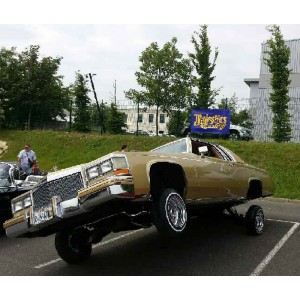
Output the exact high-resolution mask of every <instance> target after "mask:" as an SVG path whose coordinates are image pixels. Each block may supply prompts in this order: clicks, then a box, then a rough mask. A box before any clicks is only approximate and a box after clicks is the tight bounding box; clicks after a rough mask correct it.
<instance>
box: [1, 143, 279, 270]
mask: <svg viewBox="0 0 300 300" xmlns="http://www.w3.org/2000/svg"><path fill="white" fill-rule="evenodd" d="M273 192H274V188H273V184H272V181H271V179H270V177H269V175H268V174H267V172H266V171H264V170H262V169H259V168H256V167H254V166H251V165H249V164H247V163H245V162H244V161H243V160H242V159H241V158H240V157H238V156H237V155H236V154H234V153H233V152H232V151H230V150H228V149H226V148H224V147H222V146H220V145H216V144H211V143H208V142H205V141H202V140H198V139H191V138H189V137H187V138H183V139H179V140H175V141H173V142H171V143H167V144H165V145H163V146H161V147H158V148H156V149H154V150H152V151H149V152H124V153H122V152H113V153H110V154H108V155H106V156H104V157H100V158H98V159H96V160H94V161H92V162H90V163H86V164H83V165H78V166H74V167H70V168H67V169H63V170H61V171H57V172H54V173H49V174H48V175H47V177H46V179H45V180H43V181H42V182H40V183H39V184H38V185H37V186H36V187H34V188H33V189H32V191H30V192H27V193H25V194H22V195H21V196H19V197H16V198H14V199H13V200H12V213H13V218H11V219H10V220H7V221H6V222H5V223H4V227H5V229H6V233H7V235H8V236H9V237H37V236H47V235H50V234H53V233H56V236H55V247H56V250H57V252H58V254H59V255H60V257H61V258H62V259H63V260H65V261H66V262H68V263H71V264H72V263H78V262H80V261H82V260H84V259H86V258H88V257H89V256H90V254H91V251H92V244H93V243H98V242H99V241H101V239H102V238H103V237H104V236H105V235H107V234H109V233H111V232H118V231H122V230H132V229H139V228H145V227H149V226H152V225H153V224H154V225H155V226H156V228H157V230H158V231H159V232H160V233H161V234H163V235H165V236H177V235H180V234H182V233H184V231H185V230H186V226H187V222H188V220H189V218H188V216H189V215H197V214H199V213H203V212H204V211H205V210H206V209H210V210H211V209H213V210H216V211H218V212H220V211H222V210H224V209H226V210H227V211H228V212H230V213H231V214H235V209H234V208H235V206H236V205H239V204H242V203H245V202H247V201H249V200H252V199H255V198H259V197H266V196H270V195H272V194H273ZM246 228H247V231H248V232H249V233H252V234H257V235H259V234H262V232H263V228H264V214H263V211H262V209H261V207H259V206H256V205H252V206H251V207H250V209H249V211H248V212H247V214H246Z"/></svg>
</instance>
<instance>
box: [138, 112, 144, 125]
mask: <svg viewBox="0 0 300 300" xmlns="http://www.w3.org/2000/svg"><path fill="white" fill-rule="evenodd" d="M138 122H139V123H142V122H143V114H139V116H138Z"/></svg>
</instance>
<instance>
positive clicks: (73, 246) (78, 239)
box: [55, 229, 92, 264]
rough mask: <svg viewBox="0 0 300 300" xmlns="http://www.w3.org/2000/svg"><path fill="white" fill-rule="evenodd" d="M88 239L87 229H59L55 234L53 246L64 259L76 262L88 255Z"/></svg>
mask: <svg viewBox="0 0 300 300" xmlns="http://www.w3.org/2000/svg"><path fill="white" fill-rule="evenodd" d="M88 240H89V235H88V231H87V230H84V229H81V230H77V231H75V230H73V231H59V232H57V233H56V235H55V248H56V251H57V253H58V255H59V256H60V257H61V258H62V259H63V260H64V261H66V262H67V263H69V264H76V263H79V262H81V261H83V260H85V259H87V258H88V257H90V255H91V253H92V244H91V243H89V241H88Z"/></svg>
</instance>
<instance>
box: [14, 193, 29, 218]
mask: <svg viewBox="0 0 300 300" xmlns="http://www.w3.org/2000/svg"><path fill="white" fill-rule="evenodd" d="M31 205H32V201H31V197H30V195H29V194H27V195H26V196H24V197H23V198H21V197H18V199H16V200H15V201H14V200H13V201H12V203H11V210H12V213H13V214H14V213H15V212H18V211H20V210H22V209H24V208H27V207H29V206H31Z"/></svg>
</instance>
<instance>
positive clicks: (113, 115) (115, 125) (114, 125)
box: [107, 103, 127, 134]
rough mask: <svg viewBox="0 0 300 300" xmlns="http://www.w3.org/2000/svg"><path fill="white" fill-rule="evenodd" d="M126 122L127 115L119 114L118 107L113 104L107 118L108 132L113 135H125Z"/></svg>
mask: <svg viewBox="0 0 300 300" xmlns="http://www.w3.org/2000/svg"><path fill="white" fill-rule="evenodd" d="M124 120H125V114H124V113H122V112H119V111H118V109H117V106H116V105H115V104H114V103H112V104H111V106H110V111H109V114H108V118H107V131H108V132H109V133H112V134H119V133H123V132H124V128H127V125H126V124H125V122H124Z"/></svg>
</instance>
